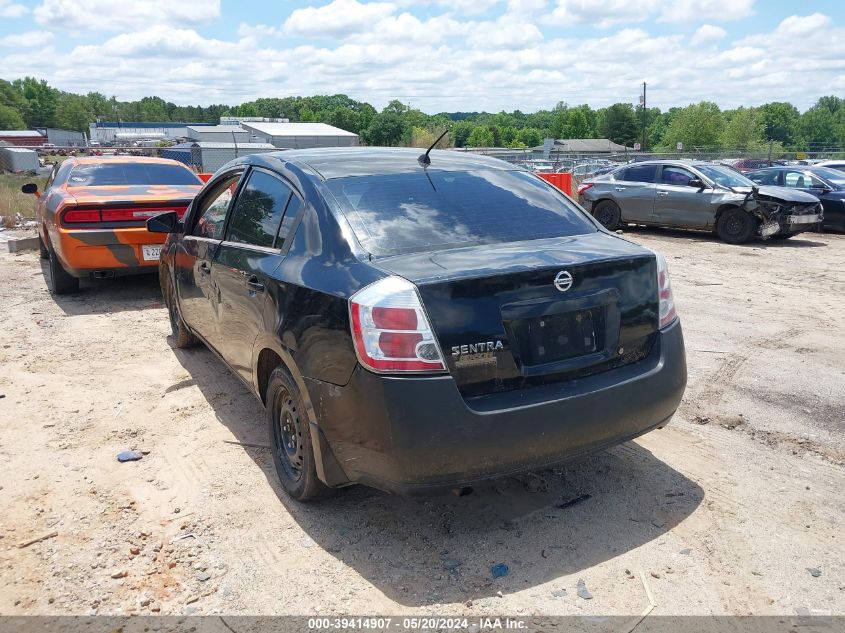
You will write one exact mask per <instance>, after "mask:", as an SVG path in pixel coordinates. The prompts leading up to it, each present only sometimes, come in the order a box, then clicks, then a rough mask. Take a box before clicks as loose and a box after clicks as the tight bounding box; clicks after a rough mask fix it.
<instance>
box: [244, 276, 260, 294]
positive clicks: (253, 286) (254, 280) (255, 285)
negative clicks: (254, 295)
mask: <svg viewBox="0 0 845 633" xmlns="http://www.w3.org/2000/svg"><path fill="white" fill-rule="evenodd" d="M246 287H247V290H249V291H250V292H264V284H263V283H261V282H260V281H258V277H256V276H255V275H253V276H252V277H250V278H249V279H247V280H246Z"/></svg>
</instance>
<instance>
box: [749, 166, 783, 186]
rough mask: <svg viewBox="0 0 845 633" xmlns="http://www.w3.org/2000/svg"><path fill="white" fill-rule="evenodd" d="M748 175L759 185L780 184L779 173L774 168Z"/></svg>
mask: <svg viewBox="0 0 845 633" xmlns="http://www.w3.org/2000/svg"><path fill="white" fill-rule="evenodd" d="M748 177H749V178H750V179H751V180H753V181H754V182H756V183H757V184H758V185H776V184H778V173H777V172H776V171H774V170H772V169H765V170H763V171H758V172H756V173H753V174H748Z"/></svg>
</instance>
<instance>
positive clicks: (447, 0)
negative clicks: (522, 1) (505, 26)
mask: <svg viewBox="0 0 845 633" xmlns="http://www.w3.org/2000/svg"><path fill="white" fill-rule="evenodd" d="M394 1H395V3H396V5H397V6H400V7H403V8H408V7H440V8H443V9H446V10H448V11H449V12H450V13H455V14H458V15H469V16H477V15H483V14H485V13H487V12H488V11H490V9H492V8H493V7H495V6H496V5H498V4H501V3H502V2H503V0H394Z"/></svg>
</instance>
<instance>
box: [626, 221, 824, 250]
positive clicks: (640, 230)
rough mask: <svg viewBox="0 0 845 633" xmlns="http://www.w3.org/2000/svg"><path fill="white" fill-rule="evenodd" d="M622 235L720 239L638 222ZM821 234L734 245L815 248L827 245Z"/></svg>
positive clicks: (740, 246)
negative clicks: (643, 224) (821, 239)
mask: <svg viewBox="0 0 845 633" xmlns="http://www.w3.org/2000/svg"><path fill="white" fill-rule="evenodd" d="M622 233H623V235H629V236H636V235H648V234H652V235H660V236H663V237H677V238H686V239H687V240H689V241H696V242H719V243H722V241H721V240H720V239H719V238H718V237H716V235H715V234H713V233H708V232H706V231H686V230H684V229H668V228H660V227H655V226H642V225H639V224H631V225H628V226H623V227H622ZM821 236H822V234H821V233H809V232H808V233H800V234H798V235H796V236H795V237H791V238H789V239H786V240H773V239H768V240H763V239H760V238H755V239H752V240H751V241H749V242H746V243H745V244H738V245H736V247H737V248H743V247H745V248H747V247H757V248H817V247H820V246H828V244H827V243H826V242H820V241H819V240H818V238H820V237H821Z"/></svg>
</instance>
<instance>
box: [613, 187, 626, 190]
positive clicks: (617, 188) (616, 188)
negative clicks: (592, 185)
mask: <svg viewBox="0 0 845 633" xmlns="http://www.w3.org/2000/svg"><path fill="white" fill-rule="evenodd" d="M613 190H614V191H625V187H614V188H613Z"/></svg>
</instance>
